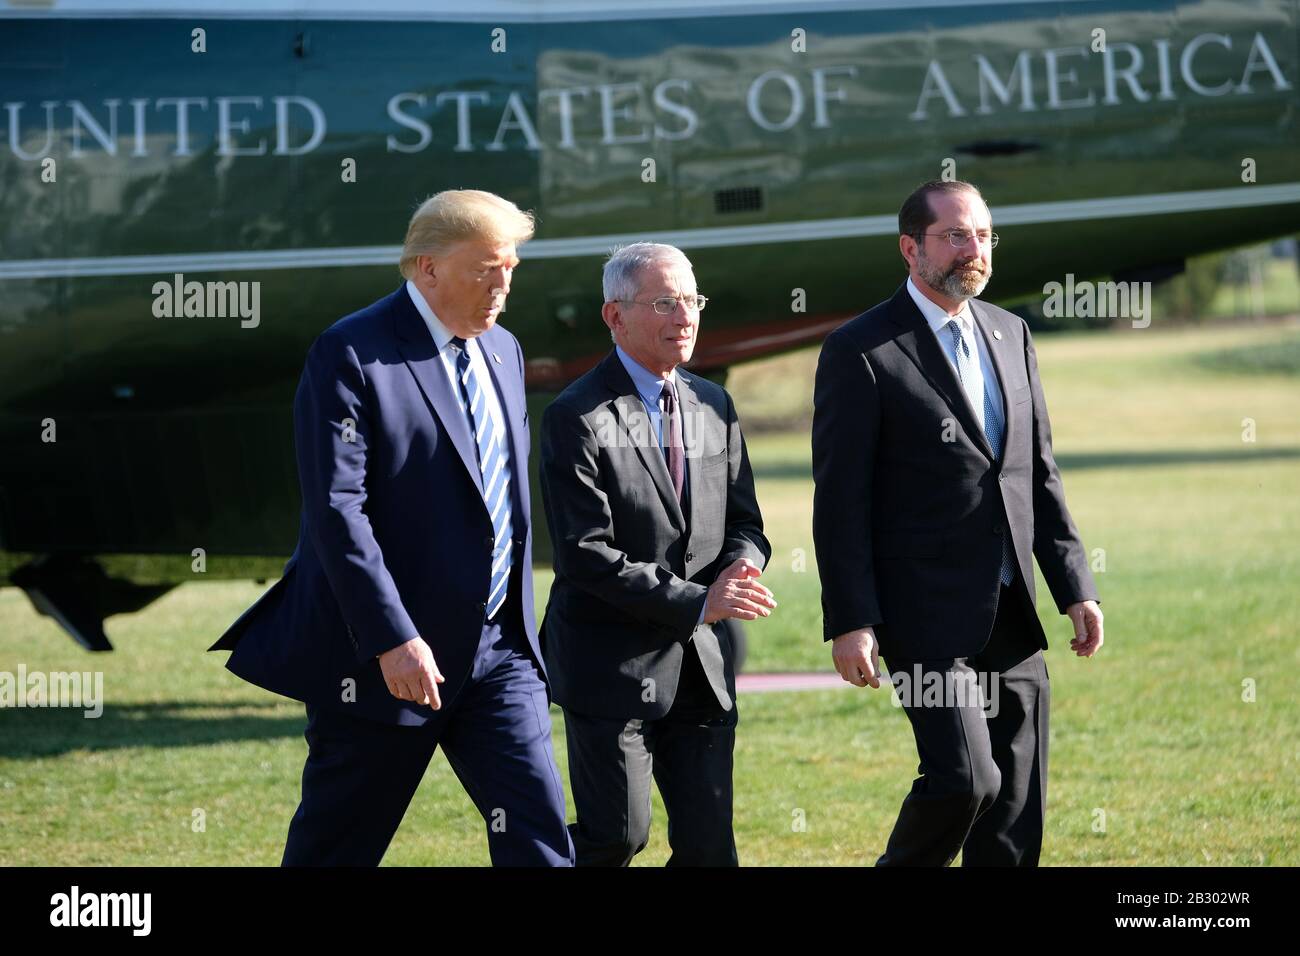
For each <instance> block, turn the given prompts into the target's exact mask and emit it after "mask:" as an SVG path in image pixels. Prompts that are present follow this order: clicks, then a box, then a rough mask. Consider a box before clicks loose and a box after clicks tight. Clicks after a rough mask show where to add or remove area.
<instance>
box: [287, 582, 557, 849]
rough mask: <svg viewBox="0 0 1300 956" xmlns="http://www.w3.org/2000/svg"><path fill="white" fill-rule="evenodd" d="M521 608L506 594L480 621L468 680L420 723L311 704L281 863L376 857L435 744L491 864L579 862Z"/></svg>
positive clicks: (403, 810)
mask: <svg viewBox="0 0 1300 956" xmlns="http://www.w3.org/2000/svg"><path fill="white" fill-rule="evenodd" d="M518 608H519V605H518V601H517V600H516V599H514V598H511V599H510V600H508V601H507V602H506V604H505V606H504V607H503V608H502V610H501V612H499V613H498V615H497V618H496V622H495V623H489V624H487V625H485V626H484V628H483V634H482V638H481V640H480V642H479V646H478V651H477V654H476V656H475V660H474V665H473V669H472V671H471V673H470V676H469V677H468V678H467V679H466V683H465V686H464V687H463V688H462V689H461V691H460V693H459V694H458V695H457V696H456V699H455V701H454V702H453V703H452V704H451V705H450V707H448V706H447V705H446V704H444V706H443V709H442V710H440V711H435V712H434V717H433V719H431V720H429V721H428V722H427V723H425V724H424V725H423V726H420V727H403V726H397V725H394V724H385V723H379V722H376V721H371V720H367V719H365V718H363V717H356V716H352V715H350V714H348V713H346V712H345V711H342V710H340V709H337V708H332V707H331V708H326V707H320V706H314V705H312V704H308V705H307V731H306V737H307V744H308V748H309V751H308V755H307V763H306V766H305V767H304V768H303V773H302V802H301V804H299V806H298V812H297V813H296V814H295V815H294V817H293V821H292V822H291V823H290V824H289V837H288V841H287V843H286V845H285V848H284V859H283V865H285V866H304V865H306V866H322V865H326V866H376V865H378V863H379V861H380V860H381V859H382V858H383V855H384V852H385V851H386V850H387V849H388V844H389V842H390V841H391V840H392V838H393V834H394V833H395V832H396V831H397V827H398V824H399V823H401V821H402V817H403V816H404V815H405V813H406V808H407V806H408V805H409V804H410V802H411V797H412V796H413V795H414V794H415V790H416V788H417V787H418V786H419V784H420V780H421V779H422V778H423V776H424V771H425V769H426V768H427V767H428V765H429V761H430V759H431V758H432V757H433V753H434V750H435V749H436V748H437V747H438V745H439V744H441V745H442V748H443V752H444V753H445V754H446V755H447V762H448V763H449V764H450V765H451V767H452V770H453V771H454V772H455V774H456V776H457V777H458V778H459V779H460V782H461V784H462V786H464V788H465V791H466V792H467V793H468V794H469V796H470V799H471V800H473V801H474V805H475V807H476V808H477V809H478V812H479V813H480V814H481V815H482V816H483V820H484V822H485V824H486V825H487V838H488V851H489V853H490V855H491V859H492V863H493V865H494V866H572V865H573V845H572V843H571V841H570V839H569V834H568V830H567V828H566V827H565V823H564V817H565V808H564V790H563V788H562V785H561V782H560V778H559V771H558V769H557V768H556V764H555V755H554V752H553V751H552V748H551V718H550V713H549V711H548V709H547V697H546V687H545V685H544V684H543V683H542V679H541V676H540V675H539V674H538V671H537V665H536V664H535V663H534V662H533V659H532V657H531V655H530V654H529V652H528V649H527V638H526V637H525V636H524V634H523V631H522V625H521V624H520V623H519V622H520V620H521V619H520V616H519V610H518ZM344 706H345V705H344ZM429 862H430V863H434V864H437V863H440V862H443V861H440V860H438V859H436V858H435V859H433V860H430V861H429Z"/></svg>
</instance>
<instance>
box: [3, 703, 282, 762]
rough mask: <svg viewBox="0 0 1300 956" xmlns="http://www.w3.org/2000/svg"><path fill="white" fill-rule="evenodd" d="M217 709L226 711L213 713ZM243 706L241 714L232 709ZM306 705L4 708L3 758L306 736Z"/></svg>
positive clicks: (239, 708)
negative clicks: (88, 711) (94, 713)
mask: <svg viewBox="0 0 1300 956" xmlns="http://www.w3.org/2000/svg"><path fill="white" fill-rule="evenodd" d="M213 711H218V712H223V713H219V714H217V715H215V716H214V714H213ZM230 711H239V713H235V714H232V713H228V712H230ZM306 726H307V717H306V713H305V712H303V711H302V708H301V705H294V706H292V707H287V706H286V705H285V704H281V703H247V702H239V703H229V702H212V701H172V702H168V703H151V704H117V705H108V704H106V705H105V706H104V712H103V713H102V714H100V716H98V717H95V718H89V717H86V716H85V711H84V710H82V709H80V708H75V707H23V708H11V707H6V708H3V709H0V757H6V758H9V759H19V760H21V759H26V758H33V757H56V756H59V755H61V754H66V753H69V752H70V751H74V750H89V751H104V750H116V749H120V748H123V747H193V746H204V745H207V744H220V743H229V742H232V741H242V740H272V739H275V738H277V737H301V736H302V732H303V730H304V729H305V728H306Z"/></svg>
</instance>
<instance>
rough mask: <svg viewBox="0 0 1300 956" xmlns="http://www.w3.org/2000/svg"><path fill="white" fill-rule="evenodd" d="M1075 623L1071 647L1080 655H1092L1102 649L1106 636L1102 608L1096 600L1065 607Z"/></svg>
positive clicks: (1071, 620)
mask: <svg viewBox="0 0 1300 956" xmlns="http://www.w3.org/2000/svg"><path fill="white" fill-rule="evenodd" d="M1065 613H1066V614H1068V615H1069V617H1070V622H1071V623H1072V624H1074V640H1072V641H1071V642H1070V647H1071V648H1073V650H1074V653H1075V654H1077V655H1078V656H1080V657H1092V655H1093V654H1096V653H1097V652H1098V651H1099V650H1101V645H1102V643H1103V641H1104V640H1105V638H1103V637H1102V635H1101V608H1099V607H1098V606H1097V602H1096V601H1080V602H1079V603H1078V604H1071V605H1070V606H1069V607H1067V608H1066V609H1065Z"/></svg>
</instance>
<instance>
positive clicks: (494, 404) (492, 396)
mask: <svg viewBox="0 0 1300 956" xmlns="http://www.w3.org/2000/svg"><path fill="white" fill-rule="evenodd" d="M406 292H407V294H408V295H410V297H411V301H412V302H414V303H415V308H416V309H417V310H418V311H419V313H420V317H421V318H423V319H424V324H425V325H427V326H428V327H429V334H430V335H432V336H433V344H434V345H436V346H437V347H438V357H439V358H440V359H442V367H443V369H444V370H445V371H446V372H447V380H448V381H449V382H450V383H451V393H452V394H453V395H455V396H456V404H458V405H459V406H460V409H461V412H462V413H464V415H465V421H466V423H467V424H468V423H469V421H470V418H469V410H468V409H466V408H465V399H464V397H463V396H462V394H461V389H460V382H459V381H458V379H457V373H456V359H457V355H456V349H455V347H449V346H450V345H451V340H452V337H453V336H452V333H451V330H450V329H448V328H447V327H446V326H445V325H443V324H442V322H441V321H439V319H438V317H437V316H436V315H434V313H433V309H432V308H430V306H429V303H428V302H426V301H425V300H424V295H423V293H421V292H420V290H419V289H418V288H417V287H416V285H415V283H414V282H412V281H411V280H410V279H407V280H406ZM465 348H466V349H468V351H469V364H470V366H471V367H472V368H473V369H474V375H475V376H476V377H477V378H478V381H479V385H480V386H481V388H482V390H483V398H484V399H485V400H486V401H487V412H488V417H489V419H490V420H491V422H492V431H493V433H494V434H495V435H496V436H497V441H498V442H499V443H500V444H501V447H502V449H504V450H505V453H506V459H507V460H510V458H511V455H510V441H509V436H508V435H507V434H506V419H505V415H504V414H502V411H501V401H500V399H499V398H498V396H497V390H496V383H495V382H494V381H493V380H492V375H491V374H490V373H489V372H488V366H487V361H486V359H485V358H484V356H483V349H482V347H481V346H480V345H479V343H478V339H477V338H471V339H466V340H465ZM471 431H472V428H471ZM470 437H471V438H473V435H472V434H471V436H470Z"/></svg>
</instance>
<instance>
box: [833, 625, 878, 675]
mask: <svg viewBox="0 0 1300 956" xmlns="http://www.w3.org/2000/svg"><path fill="white" fill-rule="evenodd" d="M879 655H880V648H879V647H878V646H877V644H876V632H875V631H874V630H873V629H871V628H869V627H864V628H861V629H859V630H856V631H846V632H845V633H843V634H841V635H840V636H839V637H837V638H835V640H833V641H831V660H832V661H833V662H834V663H835V669H836V670H837V671H839V675H840V676H841V677H843V678H844V679H845V680H846V681H848V682H849V683H850V684H853V685H854V686H856V687H866V686H867V685H868V684H870V685H871V686H872V687H879V686H880V660H879Z"/></svg>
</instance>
